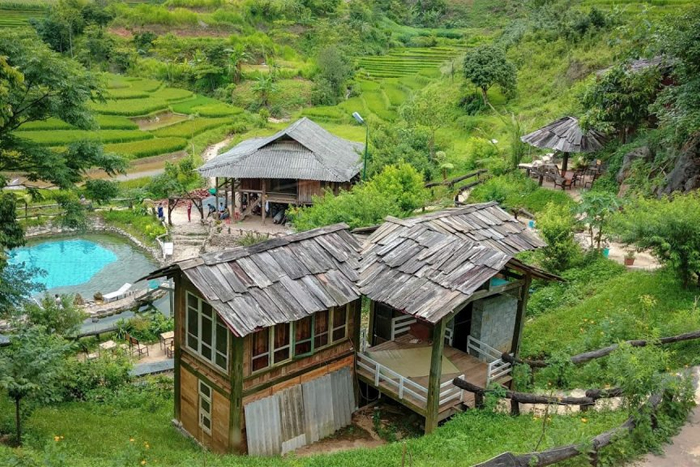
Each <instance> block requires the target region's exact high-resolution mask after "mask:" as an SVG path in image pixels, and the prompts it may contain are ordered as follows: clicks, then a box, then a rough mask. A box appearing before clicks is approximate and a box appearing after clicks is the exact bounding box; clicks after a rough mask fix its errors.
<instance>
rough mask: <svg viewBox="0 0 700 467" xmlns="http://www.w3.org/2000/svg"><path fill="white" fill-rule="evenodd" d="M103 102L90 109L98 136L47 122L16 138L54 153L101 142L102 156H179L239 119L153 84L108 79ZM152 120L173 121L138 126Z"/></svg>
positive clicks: (212, 103) (213, 103) (222, 107)
mask: <svg viewBox="0 0 700 467" xmlns="http://www.w3.org/2000/svg"><path fill="white" fill-rule="evenodd" d="M105 98H107V100H106V101H104V102H96V103H92V104H90V106H91V107H92V109H93V110H94V111H95V112H96V118H95V119H96V122H97V124H98V126H99V129H98V130H91V131H87V130H80V129H78V128H75V127H73V126H71V125H69V124H68V123H66V122H63V121H61V120H58V119H54V118H52V119H49V120H46V121H43V122H32V123H30V124H27V125H24V126H23V127H22V128H21V131H18V132H17V135H18V136H21V137H23V138H27V139H29V140H32V141H34V142H36V143H38V144H41V145H43V146H49V147H54V148H65V147H66V146H68V145H70V144H71V143H74V142H76V141H82V140H91V141H101V142H102V143H105V150H107V151H109V152H116V153H119V154H122V155H124V156H126V157H128V158H132V159H136V158H141V157H149V156H158V155H161V154H169V153H173V152H177V151H181V150H183V149H185V147H187V144H188V141H189V139H190V138H194V137H195V136H196V135H199V134H201V133H203V132H205V131H208V130H212V129H215V128H219V127H221V126H225V125H228V126H231V127H232V128H233V127H234V125H237V124H236V119H235V117H234V116H235V115H238V114H240V113H242V109H239V108H236V107H233V106H230V105H227V104H224V103H223V102H220V101H217V100H215V99H210V98H207V97H201V96H197V95H195V94H193V93H192V92H190V91H187V90H185V89H178V88H170V87H166V86H164V85H163V83H161V82H159V81H156V80H151V79H141V78H129V77H124V76H118V75H110V76H109V77H108V82H107V92H106V93H105ZM173 112H176V113H173ZM156 114H159V115H166V114H167V115H170V116H173V117H175V118H169V119H164V121H163V122H159V123H161V124H156V125H151V126H148V125H139V123H143V122H144V121H148V120H159V119H158V118H157V117H156ZM149 115H150V116H149Z"/></svg>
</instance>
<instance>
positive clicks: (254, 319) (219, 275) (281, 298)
mask: <svg viewBox="0 0 700 467" xmlns="http://www.w3.org/2000/svg"><path fill="white" fill-rule="evenodd" d="M347 228H348V227H347V225H345V224H336V225H331V226H328V227H323V228H320V229H314V230H309V231H308V232H303V233H299V234H294V235H288V236H285V237H281V238H276V239H272V240H268V241H266V242H263V243H259V244H257V245H252V246H248V247H239V248H234V249H231V250H225V251H222V252H217V253H211V254H206V255H203V256H201V257H198V258H194V259H190V260H185V261H182V262H179V263H175V264H173V265H170V266H168V267H165V268H162V269H159V270H158V271H154V272H153V273H151V274H150V275H149V276H148V278H154V277H161V276H165V275H172V274H174V273H175V272H176V271H177V270H178V269H179V270H181V271H182V273H183V274H184V275H185V276H186V277H187V278H188V279H189V280H190V281H191V282H192V284H193V285H194V286H195V287H196V288H197V289H198V290H199V292H200V293H201V294H202V295H203V296H204V298H205V299H206V300H207V301H208V302H209V303H210V304H211V306H212V307H213V308H214V309H215V310H216V311H217V312H218V313H219V315H220V316H221V318H222V319H223V320H224V321H225V322H226V324H227V325H228V326H229V328H230V329H231V330H232V331H233V332H234V333H235V334H236V335H237V336H245V335H247V334H250V333H251V332H253V331H255V330H257V329H261V328H265V327H269V326H272V325H275V324H279V323H286V322H291V321H296V320H299V319H301V318H304V317H306V316H309V315H311V314H313V313H315V312H317V311H321V310H326V309H328V308H330V307H333V306H341V305H345V304H346V303H349V302H351V301H354V300H356V299H357V298H359V297H360V292H359V290H358V288H357V285H356V282H357V269H358V267H359V258H360V255H359V245H358V243H357V241H356V240H355V239H354V238H353V236H352V235H350V233H349V232H348V230H347Z"/></svg>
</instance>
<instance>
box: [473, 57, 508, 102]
mask: <svg viewBox="0 0 700 467" xmlns="http://www.w3.org/2000/svg"><path fill="white" fill-rule="evenodd" d="M517 73H518V71H517V69H516V68H515V65H513V64H512V63H511V62H510V61H508V59H507V58H506V54H505V52H504V51H503V50H502V49H500V48H498V47H496V46H492V45H482V46H479V47H476V48H475V49H473V50H472V51H471V52H469V53H468V54H467V56H466V57H465V58H464V76H465V77H466V78H467V79H468V80H469V81H471V82H472V84H474V86H476V87H477V88H479V89H480V90H481V95H482V97H483V98H484V103H488V101H489V100H488V96H487V92H488V90H489V88H491V87H492V86H494V85H496V84H497V85H499V86H500V87H501V89H502V90H503V92H504V94H506V95H511V94H513V93H514V92H515V88H516V82H517V81H516V80H517Z"/></svg>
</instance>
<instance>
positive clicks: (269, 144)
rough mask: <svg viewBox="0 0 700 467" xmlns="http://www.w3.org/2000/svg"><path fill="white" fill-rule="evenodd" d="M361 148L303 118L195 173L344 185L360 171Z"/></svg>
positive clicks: (218, 157) (243, 144) (256, 139)
mask: <svg viewBox="0 0 700 467" xmlns="http://www.w3.org/2000/svg"><path fill="white" fill-rule="evenodd" d="M363 148H364V146H363V145H362V144H361V143H354V142H351V141H347V140H344V139H342V138H339V137H337V136H335V135H333V134H331V133H329V132H328V131H326V130H324V129H323V128H321V127H320V126H319V125H318V124H316V123H314V122H313V121H311V120H309V119H308V118H306V117H304V118H302V119H300V120H297V121H296V122H294V123H293V124H291V125H290V126H289V127H287V128H285V129H284V130H282V131H279V132H278V133H276V134H274V135H272V136H270V137H267V138H253V139H249V140H246V141H243V142H241V143H240V144H238V145H237V146H235V147H234V148H233V149H231V150H230V151H228V152H225V153H223V154H221V155H219V156H217V157H215V158H214V159H212V160H210V161H209V162H207V163H206V164H204V165H203V166H202V167H200V168H199V169H198V171H199V173H201V174H202V175H203V176H205V177H231V178H291V179H299V180H323V181H329V182H347V181H350V180H351V179H352V178H353V177H354V176H355V175H357V174H358V173H359V171H360V166H361V164H360V153H361V151H362V150H363Z"/></svg>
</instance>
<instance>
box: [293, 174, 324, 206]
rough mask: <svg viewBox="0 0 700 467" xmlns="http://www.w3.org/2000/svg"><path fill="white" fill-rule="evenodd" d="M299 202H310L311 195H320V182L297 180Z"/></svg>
mask: <svg viewBox="0 0 700 467" xmlns="http://www.w3.org/2000/svg"><path fill="white" fill-rule="evenodd" d="M298 186H299V193H298V196H299V203H302V204H311V201H312V197H313V196H320V195H321V194H322V191H321V182H320V181H319V180H299V185H298Z"/></svg>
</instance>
